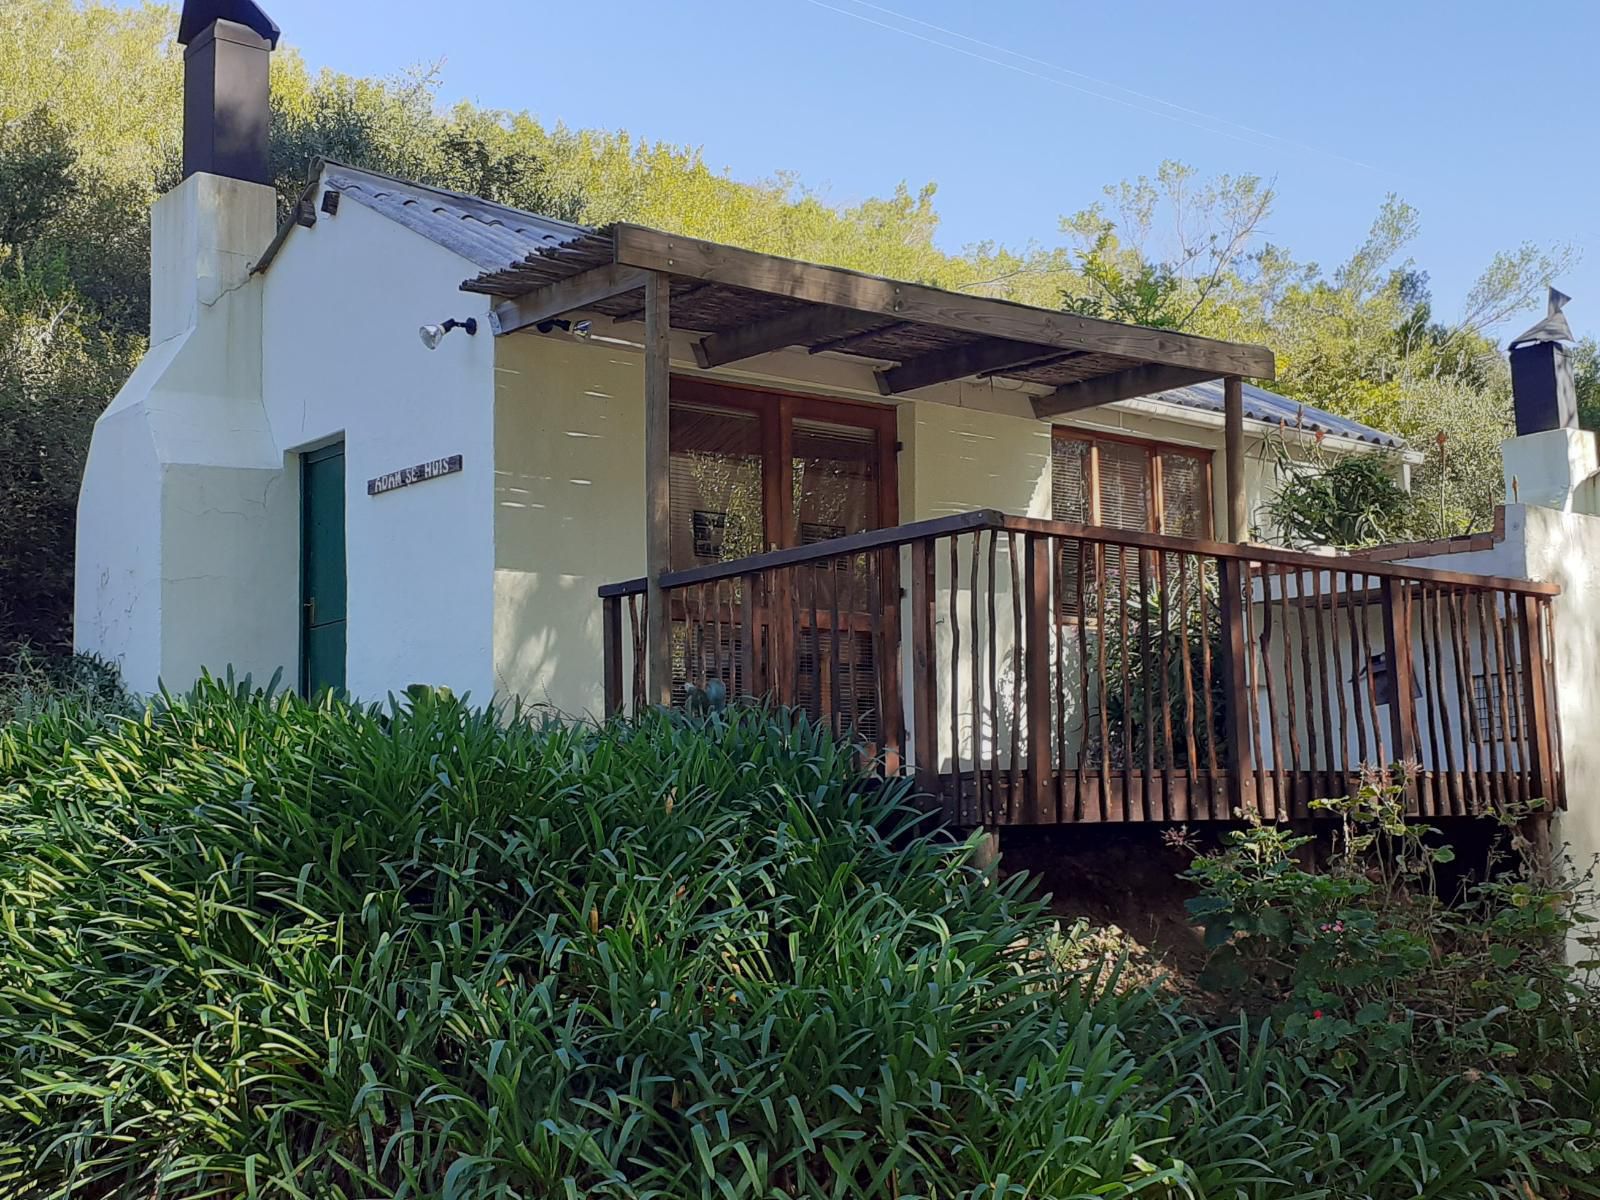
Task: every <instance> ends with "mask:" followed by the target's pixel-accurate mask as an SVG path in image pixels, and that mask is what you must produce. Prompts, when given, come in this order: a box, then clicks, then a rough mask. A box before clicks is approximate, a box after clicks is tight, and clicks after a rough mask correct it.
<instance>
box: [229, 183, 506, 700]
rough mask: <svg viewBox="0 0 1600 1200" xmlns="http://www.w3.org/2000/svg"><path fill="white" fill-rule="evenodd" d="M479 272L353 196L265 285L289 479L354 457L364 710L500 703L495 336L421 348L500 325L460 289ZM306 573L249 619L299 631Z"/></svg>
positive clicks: (302, 238) (350, 638)
mask: <svg viewBox="0 0 1600 1200" xmlns="http://www.w3.org/2000/svg"><path fill="white" fill-rule="evenodd" d="M472 273H473V268H472V265H471V264H470V263H469V262H467V261H466V260H465V259H462V258H459V257H457V256H456V255H454V254H451V253H449V252H448V251H446V250H443V249H441V248H440V247H438V246H436V245H434V244H433V243H431V242H429V241H427V240H425V239H423V238H421V237H418V236H416V235H415V234H412V233H410V232H408V231H407V230H405V229H403V228H402V227H400V226H399V225H396V224H395V223H394V222H392V221H390V220H388V219H387V218H385V217H382V216H379V215H378V214H376V213H374V212H372V211H371V210H369V209H367V208H364V207H362V206H361V205H360V204H358V203H355V202H354V201H352V200H351V199H349V198H348V197H347V198H346V199H345V202H344V203H343V204H342V205H340V207H339V212H338V215H337V216H333V217H329V216H327V215H325V214H324V215H320V216H319V219H318V221H317V224H316V225H315V226H314V227H312V228H309V229H296V230H294V231H293V233H292V235H291V236H290V238H289V240H288V241H287V242H286V243H285V245H284V247H283V249H282V251H281V253H280V254H279V255H278V257H277V259H276V260H275V261H274V262H273V264H272V267H271V269H270V270H269V271H267V272H266V274H265V275H264V277H263V278H264V279H265V288H264V301H263V332H264V340H265V345H266V346H267V347H268V348H269V349H268V352H267V353H266V355H265V356H264V358H263V362H262V372H261V386H262V395H263V399H264V402H265V408H266V413H267V418H268V420H269V422H270V426H271V431H272V438H273V441H274V443H275V444H276V445H277V447H278V448H279V450H280V451H281V452H282V453H283V454H285V455H286V456H289V457H287V458H286V459H285V462H286V463H287V464H288V466H289V468H290V470H288V471H286V473H285V480H286V482H287V481H289V479H290V475H291V474H292V467H293V462H294V459H293V457H292V455H293V453H294V452H295V451H298V450H301V449H306V448H311V447H315V446H317V445H319V444H322V443H326V442H328V441H330V440H333V439H335V438H340V437H342V438H343V439H344V442H345V472H346V478H345V533H346V547H347V556H348V576H349V622H348V626H347V642H348V660H347V675H346V683H347V686H348V687H349V689H350V691H351V692H352V693H353V694H355V695H357V696H361V697H364V698H382V697H383V696H384V695H385V694H386V693H387V692H390V691H398V690H400V689H403V688H405V687H406V686H408V685H410V684H412V683H426V684H432V685H442V686H446V687H450V688H453V689H455V690H456V691H457V692H464V693H470V694H471V695H472V696H474V697H475V698H476V699H479V700H481V701H485V702H486V701H488V700H489V698H490V696H491V695H492V693H493V690H494V683H493V672H492V628H493V619H494V597H493V572H494V529H493V516H492V514H493V511H494V393H493V368H494V357H495V346H494V342H495V339H494V338H493V337H492V336H491V335H490V334H489V333H488V331H487V330H486V329H481V328H480V331H479V333H478V335H477V336H476V337H469V336H468V335H467V334H466V333H464V332H462V331H459V330H458V331H456V332H453V333H451V334H450V335H449V336H447V337H446V338H445V339H444V341H443V342H441V343H440V345H439V347H438V348H437V349H436V350H433V351H429V350H428V349H427V348H426V347H425V346H424V345H423V344H422V341H421V339H420V338H419V337H418V336H417V330H418V327H419V326H421V325H423V324H427V323H432V322H440V321H443V320H444V319H445V318H446V317H460V318H464V317H467V316H470V315H476V316H479V317H480V318H481V317H483V316H484V315H485V314H486V313H487V310H488V304H487V302H486V300H485V298H484V297H481V296H472V295H468V294H466V293H463V292H461V291H460V290H459V288H460V284H461V281H462V280H463V279H465V278H467V277H468V276H469V275H470V274H472ZM452 454H460V455H462V457H463V470H462V471H461V472H460V473H459V474H455V475H448V476H444V477H442V478H438V479H433V480H429V481H428V482H425V483H418V484H414V485H412V486H410V487H406V488H401V489H399V490H397V491H392V492H387V493H385V494H383V495H379V496H368V495H367V480H369V479H372V478H375V477H377V476H379V475H384V474H387V473H388V472H390V471H395V470H398V469H400V468H402V467H408V466H414V465H416V464H418V463H422V462H429V461H432V460H434V459H438V458H444V457H447V456H449V455H452ZM287 490H288V491H289V492H290V493H291V494H295V495H296V498H295V502H294V504H293V505H292V506H288V507H286V511H285V512H284V513H282V514H279V519H280V520H287V521H288V522H289V523H290V529H289V535H290V536H291V537H292V544H294V545H295V546H296V547H298V544H299V537H298V528H297V524H296V522H297V514H298V510H299V503H298V495H297V488H296V487H293V486H291V487H289V488H288V489H287ZM289 507H292V512H290V511H288V508H289ZM277 534H278V536H282V534H283V531H282V530H281V529H279V530H278V531H277ZM298 571H299V567H298V561H297V560H296V561H293V562H291V563H288V564H285V567H284V574H285V577H286V578H288V579H289V580H290V581H291V584H292V587H293V588H294V593H293V599H292V600H291V602H290V603H289V604H288V605H287V606H286V605H285V604H284V597H283V596H282V595H281V594H276V595H273V596H271V597H269V598H264V599H263V601H262V602H261V604H260V606H259V612H258V613H256V614H252V615H251V619H253V620H259V621H260V622H262V623H263V625H265V624H268V623H273V622H281V621H283V620H285V619H287V620H288V621H289V622H291V623H292V624H291V628H294V629H296V630H297V629H298V620H299V617H298V596H299V591H298V587H299V585H298Z"/></svg>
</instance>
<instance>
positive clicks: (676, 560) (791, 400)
mask: <svg viewBox="0 0 1600 1200" xmlns="http://www.w3.org/2000/svg"><path fill="white" fill-rule="evenodd" d="M894 421H895V414H894V409H893V408H892V407H890V406H888V405H872V404H855V403H849V402H844V401H834V400H823V399H820V398H816V397H810V396H795V395H790V394H787V393H775V392H767V391H760V390H756V389H748V388H736V387H730V386H726V385H721V384H709V383H703V382H700V381H691V380H684V379H678V380H674V381H673V399H672V414H671V440H670V447H669V449H670V461H671V467H670V471H671V475H670V480H669V491H670V503H671V510H672V557H671V561H672V566H673V569H674V570H683V569H686V568H689V567H696V566H705V565H708V564H711V563H717V562H727V561H730V560H733V559H738V558H743V557H747V556H749V555H752V554H758V553H760V552H762V551H764V550H774V549H783V548H787V547H794V546H808V545H813V544H815V543H818V542H823V541H829V540H832V539H835V538H841V537H846V536H848V535H850V534H854V533H861V532H864V531H867V530H872V529H878V528H882V527H884V526H886V525H893V524H894V523H895V520H896V512H897V503H896V479H895V470H894V466H895V457H894V456H895V441H894V436H895V435H894V428H895V426H894ZM739 586H741V585H739V584H737V583H736V581H731V580H730V581H727V582H725V583H724V584H722V585H720V586H716V585H713V586H711V587H709V588H707V589H701V591H703V592H704V593H705V595H703V596H702V595H699V594H696V595H695V596H694V597H693V598H691V599H686V600H684V601H682V602H681V603H682V605H683V606H684V607H683V611H681V612H678V611H675V612H674V614H673V620H674V627H675V633H674V660H675V667H676V668H677V669H676V670H675V673H676V674H677V676H678V678H679V679H683V678H686V677H687V676H688V675H691V674H692V675H694V676H696V677H698V676H701V675H706V674H709V677H711V678H720V679H722V680H723V681H724V682H725V683H726V684H727V686H728V688H729V691H730V692H731V693H734V694H739V693H742V692H761V691H764V690H766V689H767V688H769V687H772V686H774V684H775V681H773V680H752V681H746V680H743V679H738V678H736V677H730V676H735V675H736V672H737V670H738V669H739V668H738V667H737V663H738V662H739V661H740V657H741V656H740V651H741V649H742V645H743V639H744V637H746V636H754V637H757V638H760V639H767V638H768V637H770V635H771V630H772V628H773V622H774V621H778V620H781V621H782V622H783V624H784V627H785V628H788V629H790V630H791V631H792V633H791V635H790V640H791V641H792V642H794V643H795V654H794V659H795V661H794V662H793V663H792V664H791V665H792V667H793V671H792V680H793V690H792V692H791V694H789V695H787V696H784V697H783V699H784V701H785V702H786V703H790V704H794V705H797V706H799V707H802V708H804V709H806V710H807V711H808V712H810V713H811V714H812V715H813V716H814V717H817V718H818V719H830V720H838V722H839V723H840V724H841V725H846V724H847V725H849V726H850V727H851V728H853V729H855V730H856V731H857V732H858V733H860V734H861V735H863V736H865V737H867V738H868V739H869V740H871V738H872V737H873V736H874V734H875V730H876V728H877V716H876V713H875V712H874V711H872V709H873V705H874V703H875V701H874V699H873V694H872V693H873V687H874V680H875V673H874V662H875V653H876V651H875V647H874V645H873V639H872V634H871V632H870V630H871V615H870V614H871V597H869V595H868V586H869V580H868V577H867V572H866V570H865V560H864V558H863V557H861V556H850V555H841V556H840V557H839V558H838V559H837V560H832V559H829V560H824V561H822V562H818V563H813V564H809V565H807V566H805V567H803V568H799V569H796V570H795V571H793V572H792V574H791V576H790V577H789V578H788V580H787V584H786V586H787V587H788V588H789V591H788V594H786V595H757V596H755V597H753V609H754V611H755V613H756V614H757V615H756V627H755V629H754V630H753V631H751V632H750V633H749V634H748V635H747V633H746V631H745V630H744V629H743V628H742V620H743V617H742V615H741V609H742V604H743V599H744V598H743V596H742V595H741V594H740V593H739V592H738V587H739ZM876 586H880V587H882V586H884V584H883V582H882V581H879V583H878V584H877V585H876ZM879 599H880V602H882V599H883V598H882V597H880V598H879ZM836 643H837V645H836ZM756 658H757V659H758V660H759V661H763V662H765V661H768V660H769V656H768V655H766V654H760V655H757V656H756ZM708 663H710V664H727V665H726V666H715V665H714V666H713V668H712V670H711V671H710V672H709V673H708V672H706V670H705V667H706V664H708ZM690 664H693V666H694V667H695V670H693V671H688V670H687V668H688V666H689V665H690ZM675 690H677V691H678V693H679V694H680V695H681V692H682V684H681V683H680V684H679V685H678V688H677V689H675Z"/></svg>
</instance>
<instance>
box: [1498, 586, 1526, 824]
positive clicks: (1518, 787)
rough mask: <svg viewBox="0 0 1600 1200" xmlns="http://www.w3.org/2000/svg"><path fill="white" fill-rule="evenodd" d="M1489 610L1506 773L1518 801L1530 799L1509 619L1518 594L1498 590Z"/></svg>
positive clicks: (1517, 678) (1522, 723) (1517, 677)
mask: <svg viewBox="0 0 1600 1200" xmlns="http://www.w3.org/2000/svg"><path fill="white" fill-rule="evenodd" d="M1490 611H1491V613H1493V614H1494V656H1496V658H1498V659H1499V683H1501V720H1502V722H1504V725H1506V726H1507V728H1506V774H1507V776H1509V779H1510V784H1512V795H1514V797H1515V798H1517V803H1518V805H1525V803H1528V802H1530V800H1531V798H1533V795H1531V794H1530V790H1528V765H1530V762H1531V755H1530V741H1528V733H1530V731H1528V722H1525V720H1523V718H1522V694H1520V690H1518V683H1520V680H1522V675H1520V674H1518V669H1517V664H1515V658H1514V648H1515V638H1514V637H1512V630H1510V629H1507V622H1509V621H1512V619H1514V618H1515V611H1517V598H1515V597H1514V595H1512V594H1510V592H1496V594H1494V595H1491V597H1490Z"/></svg>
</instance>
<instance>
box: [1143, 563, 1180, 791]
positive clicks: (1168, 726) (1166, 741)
mask: <svg viewBox="0 0 1600 1200" xmlns="http://www.w3.org/2000/svg"><path fill="white" fill-rule="evenodd" d="M1155 560H1156V602H1157V604H1158V605H1159V607H1158V608H1157V610H1156V611H1157V613H1158V614H1159V616H1160V617H1161V630H1160V639H1161V656H1160V661H1161V819H1162V820H1163V821H1172V820H1180V821H1181V820H1185V819H1187V817H1188V815H1189V814H1188V812H1187V811H1185V812H1183V813H1181V814H1180V813H1179V812H1178V811H1177V810H1176V808H1175V807H1174V801H1173V795H1172V685H1171V676H1172V658H1171V653H1170V651H1169V649H1168V645H1167V643H1168V642H1169V641H1170V638H1171V629H1170V625H1171V617H1172V614H1171V612H1170V611H1169V610H1170V609H1171V607H1172V596H1171V594H1170V593H1169V592H1168V591H1167V556H1166V555H1165V554H1157V555H1156V556H1155ZM1146 690H1148V689H1146ZM1185 809H1187V801H1185Z"/></svg>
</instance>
